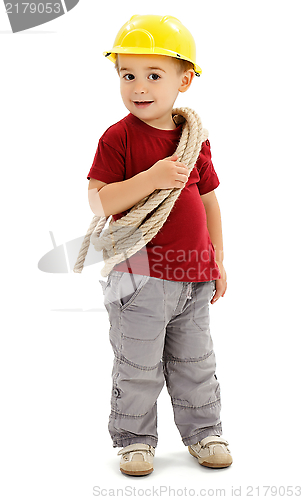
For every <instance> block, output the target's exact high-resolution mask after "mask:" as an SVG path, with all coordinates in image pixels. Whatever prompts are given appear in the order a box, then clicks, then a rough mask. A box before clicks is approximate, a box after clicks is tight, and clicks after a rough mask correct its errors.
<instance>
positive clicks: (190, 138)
mask: <svg viewBox="0 0 303 500" xmlns="http://www.w3.org/2000/svg"><path fill="white" fill-rule="evenodd" d="M173 115H177V116H174V120H175V121H176V120H177V121H179V122H183V121H184V119H185V123H184V125H183V129H182V135H181V138H180V142H179V144H178V147H177V149H176V152H175V154H177V155H178V161H180V162H182V163H184V164H185V165H186V166H187V168H188V170H189V173H190V172H191V171H192V169H193V168H194V166H195V164H196V161H197V158H198V156H199V153H200V150H201V146H202V142H204V141H205V140H206V139H207V137H208V131H207V130H206V129H203V128H202V123H201V120H200V118H199V116H198V115H197V113H196V112H195V111H194V110H192V109H190V108H176V109H173ZM182 117H183V119H182ZM182 189H183V187H182V188H170V189H156V190H155V191H153V192H152V193H151V194H150V195H148V196H146V197H145V198H143V199H142V200H140V201H139V202H138V203H137V204H136V205H134V206H133V207H132V208H131V209H130V211H129V212H128V213H127V214H126V215H125V216H124V217H121V218H120V219H118V220H117V221H114V220H113V218H111V220H110V223H109V227H108V228H107V229H106V230H104V231H103V233H102V230H103V228H104V226H105V224H106V221H107V219H108V218H109V217H111V216H109V217H99V216H94V217H93V219H92V221H91V224H90V226H89V228H88V230H87V233H86V235H85V237H84V240H83V243H82V246H81V249H80V252H79V255H78V259H77V262H76V264H75V266H74V269H73V270H74V272H75V273H81V271H82V269H83V267H84V261H85V258H86V255H87V252H88V248H89V245H90V242H91V243H92V244H93V245H94V247H95V250H97V251H101V250H103V260H104V262H105V266H104V267H103V269H102V270H101V275H102V276H104V277H105V276H108V274H109V273H110V271H111V270H112V269H113V267H114V266H115V265H116V264H118V263H120V262H123V261H124V260H126V259H127V258H129V257H131V256H132V255H134V254H135V253H136V252H138V251H139V250H140V249H141V248H142V247H143V246H145V245H146V244H147V243H148V242H149V241H150V240H151V239H152V238H153V237H154V236H155V235H156V234H157V233H158V231H159V230H160V229H161V227H162V226H163V224H164V223H165V221H166V220H167V218H168V216H169V214H170V212H171V210H172V208H173V206H174V204H175V202H176V200H177V198H178V197H179V196H180V193H181V191H182ZM101 233H102V234H101Z"/></svg>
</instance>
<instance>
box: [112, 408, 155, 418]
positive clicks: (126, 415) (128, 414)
mask: <svg viewBox="0 0 303 500" xmlns="http://www.w3.org/2000/svg"><path fill="white" fill-rule="evenodd" d="M148 412H149V410H148V411H147V412H146V413H142V414H140V415H132V414H131V413H120V412H119V411H116V410H114V409H113V408H112V411H111V414H112V415H113V414H115V415H119V417H122V418H129V417H131V418H142V417H145V415H147V414H148ZM114 418H115V417H114Z"/></svg>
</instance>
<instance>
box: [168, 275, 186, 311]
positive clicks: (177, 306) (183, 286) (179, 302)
mask: <svg viewBox="0 0 303 500" xmlns="http://www.w3.org/2000/svg"><path fill="white" fill-rule="evenodd" d="M184 285H185V283H184V284H183V286H182V290H181V293H180V296H179V300H178V303H177V305H176V307H175V309H174V310H173V312H172V315H171V319H172V318H173V317H174V314H175V312H176V310H177V309H178V307H179V304H180V301H181V297H182V294H183V290H184Z"/></svg>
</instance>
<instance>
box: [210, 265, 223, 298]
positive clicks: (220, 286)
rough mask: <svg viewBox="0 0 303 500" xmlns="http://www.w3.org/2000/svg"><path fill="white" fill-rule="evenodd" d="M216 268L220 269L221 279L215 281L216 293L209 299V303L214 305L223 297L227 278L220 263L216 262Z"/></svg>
mask: <svg viewBox="0 0 303 500" xmlns="http://www.w3.org/2000/svg"><path fill="white" fill-rule="evenodd" d="M216 264H217V266H218V267H219V269H220V274H221V276H222V278H221V279H219V280H216V293H215V295H214V296H213V298H212V299H211V301H210V303H211V304H214V303H215V302H217V300H218V299H219V298H220V297H224V295H225V292H226V288H227V276H226V272H225V269H224V266H223V263H222V262H218V261H216Z"/></svg>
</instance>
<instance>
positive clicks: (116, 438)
mask: <svg viewBox="0 0 303 500" xmlns="http://www.w3.org/2000/svg"><path fill="white" fill-rule="evenodd" d="M133 437H134V435H133V434H127V433H126V434H125V435H123V437H122V438H119V437H115V441H116V442H117V443H123V442H124V441H126V440H127V439H129V438H133ZM144 437H145V438H146V437H150V438H151V439H152V440H153V441H157V439H156V438H155V436H152V435H151V434H144ZM134 444H136V443H134Z"/></svg>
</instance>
